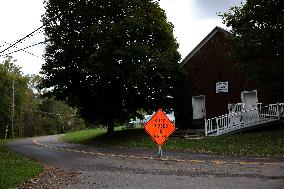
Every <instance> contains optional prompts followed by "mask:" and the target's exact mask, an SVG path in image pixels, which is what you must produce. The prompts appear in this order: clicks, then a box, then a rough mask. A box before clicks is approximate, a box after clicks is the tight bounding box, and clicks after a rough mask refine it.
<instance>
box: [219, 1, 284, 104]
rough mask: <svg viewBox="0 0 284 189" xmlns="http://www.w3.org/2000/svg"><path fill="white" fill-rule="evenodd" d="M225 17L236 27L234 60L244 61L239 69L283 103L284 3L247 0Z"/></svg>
mask: <svg viewBox="0 0 284 189" xmlns="http://www.w3.org/2000/svg"><path fill="white" fill-rule="evenodd" d="M222 17H223V21H224V23H226V25H227V26H229V27H232V33H233V39H232V42H233V43H232V44H233V47H234V51H233V57H234V58H237V59H238V60H239V61H240V63H239V65H238V68H239V69H240V70H242V71H244V72H245V73H247V75H248V76H250V77H251V78H252V79H254V80H256V81H258V83H259V84H260V85H262V86H265V87H266V88H270V89H271V92H272V93H273V94H274V95H275V96H274V97H276V99H278V100H279V99H281V98H282V100H283V93H284V85H283V82H284V74H283V73H284V63H283V61H284V2H283V1H281V0H247V2H246V4H244V5H243V6H241V7H231V8H230V11H229V12H227V13H224V14H223V15H222Z"/></svg>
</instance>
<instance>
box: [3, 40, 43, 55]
mask: <svg viewBox="0 0 284 189" xmlns="http://www.w3.org/2000/svg"><path fill="white" fill-rule="evenodd" d="M43 43H46V41H42V42H39V43H35V44H33V45H30V46H27V47H24V48H22V49H18V50H15V51H12V52H9V53H7V54H4V55H0V57H1V56H2V57H3V56H7V55H10V54H13V53H16V52H19V51H24V50H25V49H28V48H31V47H34V46H36V45H40V44H43Z"/></svg>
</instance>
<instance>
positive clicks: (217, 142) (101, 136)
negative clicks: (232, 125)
mask: <svg viewBox="0 0 284 189" xmlns="http://www.w3.org/2000/svg"><path fill="white" fill-rule="evenodd" d="M268 129H269V130H268ZM268 129H267V130H265V129H264V130H257V131H253V132H247V133H240V134H235V135H224V136H219V137H206V138H201V139H183V138H173V137H170V138H169V139H168V140H167V141H166V143H165V145H164V146H163V149H165V150H181V151H187V152H205V153H218V154H230V155H245V156H273V157H284V149H283V146H284V129H283V128H282V129H279V128H278V127H277V126H276V127H274V128H268ZM61 140H63V141H65V142H72V143H84V144H89V145H95V146H116V147H138V148H141V147H142V148H151V149H156V148H157V145H156V143H155V142H154V141H153V140H152V139H151V137H150V136H149V135H148V134H147V133H146V132H145V131H144V129H130V130H121V129H120V130H117V131H116V132H115V133H114V136H113V137H112V138H109V136H108V135H106V133H105V131H104V130H102V129H93V130H84V131H79V132H74V133H68V134H66V135H64V136H63V137H62V138H61Z"/></svg>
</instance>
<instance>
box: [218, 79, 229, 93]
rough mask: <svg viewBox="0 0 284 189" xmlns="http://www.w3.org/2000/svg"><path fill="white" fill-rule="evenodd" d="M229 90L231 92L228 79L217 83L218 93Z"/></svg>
mask: <svg viewBox="0 0 284 189" xmlns="http://www.w3.org/2000/svg"><path fill="white" fill-rule="evenodd" d="M227 92H229V83H228V81H225V82H217V83H216V93H227Z"/></svg>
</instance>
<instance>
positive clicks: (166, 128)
mask: <svg viewBox="0 0 284 189" xmlns="http://www.w3.org/2000/svg"><path fill="white" fill-rule="evenodd" d="M144 129H145V130H146V132H147V133H148V134H149V135H150V136H151V138H152V139H153V140H154V141H155V142H156V143H157V144H158V145H159V147H161V146H162V145H163V144H164V142H165V141H166V140H167V139H168V138H169V136H170V135H171V134H172V133H173V132H174V131H175V129H176V128H175V126H174V124H172V123H171V121H170V120H169V118H168V117H167V116H166V114H165V113H164V112H163V111H162V109H159V110H158V111H157V112H156V113H155V114H154V115H153V117H152V118H151V119H150V120H149V121H148V122H147V123H146V124H145V126H144Z"/></svg>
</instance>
